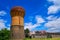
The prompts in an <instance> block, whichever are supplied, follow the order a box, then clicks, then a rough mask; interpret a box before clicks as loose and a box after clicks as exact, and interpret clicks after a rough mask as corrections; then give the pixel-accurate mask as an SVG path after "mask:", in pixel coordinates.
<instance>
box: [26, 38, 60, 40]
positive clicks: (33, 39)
mask: <svg viewBox="0 0 60 40" xmlns="http://www.w3.org/2000/svg"><path fill="white" fill-rule="evenodd" d="M25 40H60V38H31V39H30V38H25Z"/></svg>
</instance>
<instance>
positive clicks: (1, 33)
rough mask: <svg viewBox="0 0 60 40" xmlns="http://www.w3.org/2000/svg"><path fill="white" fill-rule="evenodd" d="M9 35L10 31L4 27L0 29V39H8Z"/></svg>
mask: <svg viewBox="0 0 60 40" xmlns="http://www.w3.org/2000/svg"><path fill="white" fill-rule="evenodd" d="M9 36H10V31H9V30H7V29H6V28H4V29H2V30H0V40H8V39H9Z"/></svg>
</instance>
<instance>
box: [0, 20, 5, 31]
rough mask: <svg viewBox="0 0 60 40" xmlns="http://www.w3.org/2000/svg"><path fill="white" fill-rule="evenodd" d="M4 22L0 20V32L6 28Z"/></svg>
mask: <svg viewBox="0 0 60 40" xmlns="http://www.w3.org/2000/svg"><path fill="white" fill-rule="evenodd" d="M5 23H6V21H5V20H3V19H0V30H1V29H3V28H6V25H5Z"/></svg>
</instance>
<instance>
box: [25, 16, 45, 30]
mask: <svg viewBox="0 0 60 40" xmlns="http://www.w3.org/2000/svg"><path fill="white" fill-rule="evenodd" d="M35 20H36V23H35V24H33V23H32V22H29V23H25V29H26V28H28V29H29V30H32V29H34V28H36V27H38V26H41V23H43V22H45V21H44V19H43V18H42V17H41V16H38V15H36V16H35Z"/></svg>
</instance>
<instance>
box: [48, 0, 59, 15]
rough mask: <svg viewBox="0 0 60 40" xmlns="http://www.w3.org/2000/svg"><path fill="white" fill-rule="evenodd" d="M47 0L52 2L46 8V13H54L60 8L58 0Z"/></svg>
mask: <svg viewBox="0 0 60 40" xmlns="http://www.w3.org/2000/svg"><path fill="white" fill-rule="evenodd" d="M48 2H53V5H51V6H50V7H49V8H48V14H55V13H57V12H58V11H59V10H60V0H48Z"/></svg>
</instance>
